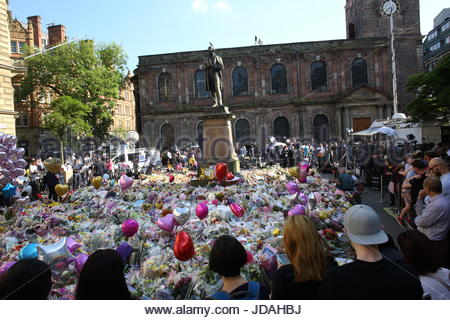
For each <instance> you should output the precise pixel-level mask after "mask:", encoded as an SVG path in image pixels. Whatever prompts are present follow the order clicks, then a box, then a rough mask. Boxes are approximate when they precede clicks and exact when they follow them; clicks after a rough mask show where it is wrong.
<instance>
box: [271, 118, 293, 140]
mask: <svg viewBox="0 0 450 320" xmlns="http://www.w3.org/2000/svg"><path fill="white" fill-rule="evenodd" d="M273 135H274V137H275V138H276V139H277V140H281V139H283V138H289V137H290V135H291V129H290V127H289V120H288V119H287V118H286V117H278V118H276V119H275V121H274V122H273Z"/></svg>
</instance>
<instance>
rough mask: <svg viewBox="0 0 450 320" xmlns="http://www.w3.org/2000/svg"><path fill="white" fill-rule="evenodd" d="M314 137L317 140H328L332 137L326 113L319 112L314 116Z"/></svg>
mask: <svg viewBox="0 0 450 320" xmlns="http://www.w3.org/2000/svg"><path fill="white" fill-rule="evenodd" d="M313 127H314V138H315V139H316V142H324V141H327V140H328V139H329V137H330V126H329V123H328V118H327V116H326V115H323V114H319V115H317V116H316V117H315V118H314V121H313Z"/></svg>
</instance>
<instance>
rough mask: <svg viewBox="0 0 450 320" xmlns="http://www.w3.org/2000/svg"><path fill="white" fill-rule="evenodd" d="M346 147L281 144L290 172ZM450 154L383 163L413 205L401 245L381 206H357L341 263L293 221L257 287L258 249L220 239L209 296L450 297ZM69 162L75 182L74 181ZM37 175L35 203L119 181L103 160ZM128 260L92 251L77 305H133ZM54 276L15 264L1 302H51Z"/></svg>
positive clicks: (343, 179) (37, 265)
mask: <svg viewBox="0 0 450 320" xmlns="http://www.w3.org/2000/svg"><path fill="white" fill-rule="evenodd" d="M342 146H343V145H334V146H333V145H331V146H330V145H326V146H325V145H319V146H318V147H313V146H311V145H300V146H299V148H298V149H297V148H291V149H289V148H290V147H289V146H287V145H286V146H281V150H282V153H281V154H283V157H284V154H286V158H285V159H287V160H286V161H287V163H286V166H291V165H292V163H291V162H290V161H293V164H294V165H296V164H297V162H298V161H299V160H298V159H299V158H298V153H300V159H303V160H304V159H307V158H312V159H314V158H316V159H317V164H316V165H317V166H318V168H323V167H324V166H325V165H326V164H333V165H339V164H340V159H341V158H342V154H344V156H345V157H347V156H346V155H347V153H348V148H347V149H346V148H345V145H344V151H342V150H341V147H342ZM286 149H287V152H286V151H285V150H286ZM294 149H295V150H296V152H294V151H293V150H294ZM273 150H277V149H276V148H275V149H273ZM273 150H272V151H273ZM340 150H341V151H340ZM272 151H271V152H272ZM290 151H292V153H289V152H290ZM342 152H343V153H342ZM448 152H449V150H445V149H443V150H437V151H429V152H426V153H422V152H416V153H414V154H408V155H406V157H405V159H404V161H400V162H398V163H395V162H393V161H390V160H389V159H388V160H387V161H386V162H385V164H384V166H382V169H381V170H382V171H383V174H384V177H385V180H384V181H385V184H386V186H387V188H388V190H389V193H390V201H391V204H393V205H394V204H395V202H396V201H402V202H403V203H404V207H403V208H402V210H401V211H400V212H399V215H398V218H397V219H398V222H399V223H400V224H402V226H405V227H408V228H407V229H406V230H405V231H403V232H402V233H400V235H399V236H398V238H397V239H396V243H397V246H396V244H395V242H394V241H393V239H392V237H391V236H390V235H388V234H387V233H386V232H385V231H384V230H383V226H382V224H381V221H380V218H379V216H378V214H377V213H376V212H375V211H374V209H372V208H371V207H369V206H367V205H362V204H355V205H353V206H352V207H351V208H350V209H348V210H347V212H346V213H345V216H344V228H345V232H346V236H347V238H348V241H349V242H350V244H351V246H352V248H353V250H354V261H353V262H350V263H347V264H344V265H341V266H338V263H337V261H336V259H335V258H334V257H333V256H332V255H331V254H330V252H329V250H328V248H327V244H326V242H325V241H324V240H323V238H322V237H321V236H320V235H319V233H318V232H317V229H316V227H315V226H314V224H313V223H312V222H311V220H310V219H309V218H308V217H307V216H304V215H294V216H289V217H286V220H285V225H284V231H283V239H282V241H283V252H282V254H277V255H276V256H274V257H273V259H275V261H276V263H277V265H278V268H277V271H276V272H275V273H273V274H267V273H263V274H264V277H262V279H261V281H259V282H257V281H248V279H246V278H244V277H243V276H242V274H241V271H242V268H243V267H244V266H245V265H246V263H247V262H248V253H247V252H246V250H245V249H244V247H243V246H242V244H241V242H240V241H239V240H237V239H236V238H235V237H234V236H233V235H222V236H219V237H218V238H217V239H216V240H215V241H214V243H213V244H212V247H211V250H210V253H209V268H210V270H212V271H213V272H215V273H217V275H218V276H219V277H220V281H219V282H220V283H219V284H218V287H219V288H220V289H219V290H218V291H217V292H216V293H214V294H212V295H210V296H208V299H213V300H228V299H237V300H239V299H254V300H257V299H273V300H288V299H349V300H353V299H450V270H449V269H448V268H450V250H449V249H450V239H449V230H450V171H449V166H448V159H449V154H448ZM243 153H244V151H242V155H243ZM279 155H280V154H279ZM293 155H294V156H293ZM246 156H247V155H246ZM275 157H276V156H275ZM345 157H344V158H345ZM283 159H284V158H283ZM168 160H169V162H168V163H167V165H168V166H170V165H173V164H174V163H173V162H172V163H171V162H170V160H173V158H170V157H168ZM283 161H284V160H283ZM188 162H189V161H188ZM69 166H71V167H72V170H73V174H72V177H71V178H72V180H70V179H68V178H67V172H68V171H70V170H69ZM169 169H170V168H169ZM27 170H28V175H29V177H30V180H31V189H32V197H36V198H37V197H38V194H39V193H38V191H39V188H38V187H37V186H36V184H37V182H36V181H38V180H39V179H42V183H43V184H45V185H47V187H48V189H49V194H50V198H53V196H55V194H54V186H55V185H56V184H58V183H72V185H73V187H74V188H75V187H81V186H85V185H88V184H89V181H90V178H91V177H93V176H99V175H104V174H108V175H110V176H111V177H113V176H114V172H113V167H112V162H111V160H110V159H101V158H99V159H89V158H83V159H75V160H74V161H73V162H72V163H71V162H70V161H68V162H66V163H65V164H64V166H62V169H61V172H60V174H52V173H51V172H48V171H47V172H46V171H45V168H44V166H43V164H42V161H41V160H40V159H33V160H32V161H31V162H30V164H29V167H28V168H27ZM378 170H380V169H379V168H378ZM37 177H39V178H37ZM357 180H358V177H356V176H355V175H354V174H353V172H352V171H351V170H348V169H346V168H344V167H343V166H342V167H340V168H337V169H335V181H336V183H337V187H338V188H340V189H341V190H343V191H353V190H354V189H355V185H356V182H357ZM52 188H53V189H52ZM398 188H400V189H398ZM398 195H400V197H399V196H398ZM55 200H56V199H55ZM125 264H126V261H124V260H123V259H122V257H121V256H120V255H119V254H118V253H117V251H116V250H112V249H102V250H98V251H96V252H94V253H93V254H91V255H90V256H89V258H88V260H87V261H86V263H85V265H84V267H83V269H82V271H81V273H80V275H79V278H78V283H77V286H76V292H75V299H79V300H83V299H116V300H117V299H131V298H132V294H131V293H130V288H128V287H127V284H126V281H125V278H124V266H125ZM50 270H51V268H50V266H49V265H47V264H46V263H44V262H42V261H39V260H37V259H28V260H21V261H19V262H17V263H15V264H14V265H13V266H12V267H10V268H9V269H8V270H7V271H6V272H5V273H4V274H3V275H2V276H1V277H0V299H46V298H47V297H48V295H49V292H50V289H51V286H52V278H51V272H50Z"/></svg>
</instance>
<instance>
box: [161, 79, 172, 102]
mask: <svg viewBox="0 0 450 320" xmlns="http://www.w3.org/2000/svg"><path fill="white" fill-rule="evenodd" d="M158 96H159V101H160V102H165V101H170V100H172V97H173V93H172V76H171V75H170V73H168V72H164V73H161V74H160V75H159V77H158Z"/></svg>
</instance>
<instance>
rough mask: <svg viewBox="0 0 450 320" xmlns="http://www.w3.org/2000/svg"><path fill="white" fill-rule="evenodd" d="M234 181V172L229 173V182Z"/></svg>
mask: <svg viewBox="0 0 450 320" xmlns="http://www.w3.org/2000/svg"><path fill="white" fill-rule="evenodd" d="M233 179H234V174H233V172H231V171H229V172H228V173H227V180H228V181H230V180H233Z"/></svg>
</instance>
